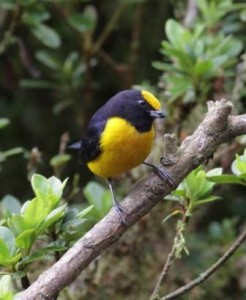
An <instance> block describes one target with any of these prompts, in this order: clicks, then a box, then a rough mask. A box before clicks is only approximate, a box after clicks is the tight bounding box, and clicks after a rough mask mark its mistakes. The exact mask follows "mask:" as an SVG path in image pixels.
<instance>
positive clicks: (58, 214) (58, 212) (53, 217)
mask: <svg viewBox="0 0 246 300" xmlns="http://www.w3.org/2000/svg"><path fill="white" fill-rule="evenodd" d="M66 206H67V204H64V205H62V206H59V207H57V208H56V209H54V210H52V211H51V212H50V213H49V214H48V216H47V217H46V218H45V220H44V222H43V224H42V225H41V227H40V228H39V229H38V231H37V233H38V235H40V234H43V233H44V232H45V230H47V229H48V228H49V227H50V226H51V225H52V224H54V223H55V222H56V221H58V220H59V219H61V218H62V217H63V216H64V214H65V208H66Z"/></svg>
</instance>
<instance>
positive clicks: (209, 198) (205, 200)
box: [194, 195, 222, 206]
mask: <svg viewBox="0 0 246 300" xmlns="http://www.w3.org/2000/svg"><path fill="white" fill-rule="evenodd" d="M221 199H222V198H221V197H219V196H213V195H212V196H209V197H207V198H205V199H203V200H199V201H196V202H195V203H194V205H195V206H199V205H202V204H206V203H208V202H213V201H217V200H221Z"/></svg>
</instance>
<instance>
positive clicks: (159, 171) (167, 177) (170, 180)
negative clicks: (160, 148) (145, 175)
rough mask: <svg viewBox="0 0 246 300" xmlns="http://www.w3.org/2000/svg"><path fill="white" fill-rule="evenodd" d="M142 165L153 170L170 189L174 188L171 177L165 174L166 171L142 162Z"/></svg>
mask: <svg viewBox="0 0 246 300" xmlns="http://www.w3.org/2000/svg"><path fill="white" fill-rule="evenodd" d="M143 164H144V165H146V166H149V167H151V168H153V169H154V171H155V172H156V173H157V174H158V175H159V176H160V177H161V178H163V179H164V180H166V181H167V182H168V183H169V184H170V185H171V186H172V187H174V183H173V179H172V177H171V176H170V175H169V174H168V173H167V171H165V170H162V169H160V168H159V167H157V166H155V165H153V164H150V163H148V162H146V161H144V162H143Z"/></svg>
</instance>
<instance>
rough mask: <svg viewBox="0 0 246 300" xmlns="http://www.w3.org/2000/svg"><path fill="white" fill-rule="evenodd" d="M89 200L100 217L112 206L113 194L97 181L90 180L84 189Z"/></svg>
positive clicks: (94, 212)
mask: <svg viewBox="0 0 246 300" xmlns="http://www.w3.org/2000/svg"><path fill="white" fill-rule="evenodd" d="M83 192H84V195H85V197H86V198H87V201H88V202H89V203H90V204H91V205H93V206H94V207H93V209H92V213H93V214H94V216H95V217H96V218H97V219H98V218H102V217H103V216H105V214H106V213H107V212H108V211H109V209H110V208H111V207H112V199H111V194H110V192H109V190H108V189H105V188H104V187H103V186H102V185H100V184H99V183H97V182H94V181H91V182H89V183H88V184H87V185H86V187H85V188H84V190H83Z"/></svg>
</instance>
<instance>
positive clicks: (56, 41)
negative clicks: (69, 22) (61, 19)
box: [31, 24, 61, 49]
mask: <svg viewBox="0 0 246 300" xmlns="http://www.w3.org/2000/svg"><path fill="white" fill-rule="evenodd" d="M31 32H32V34H33V35H34V36H35V37H36V38H37V39H38V40H39V41H40V42H41V43H43V44H44V45H45V46H47V47H50V48H54V49H56V48H59V47H60V45H61V39H60V36H59V35H58V33H57V32H56V31H55V30H54V29H52V28H50V27H48V26H47V25H44V24H40V25H39V26H37V27H34V28H33V29H32V30H31Z"/></svg>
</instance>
